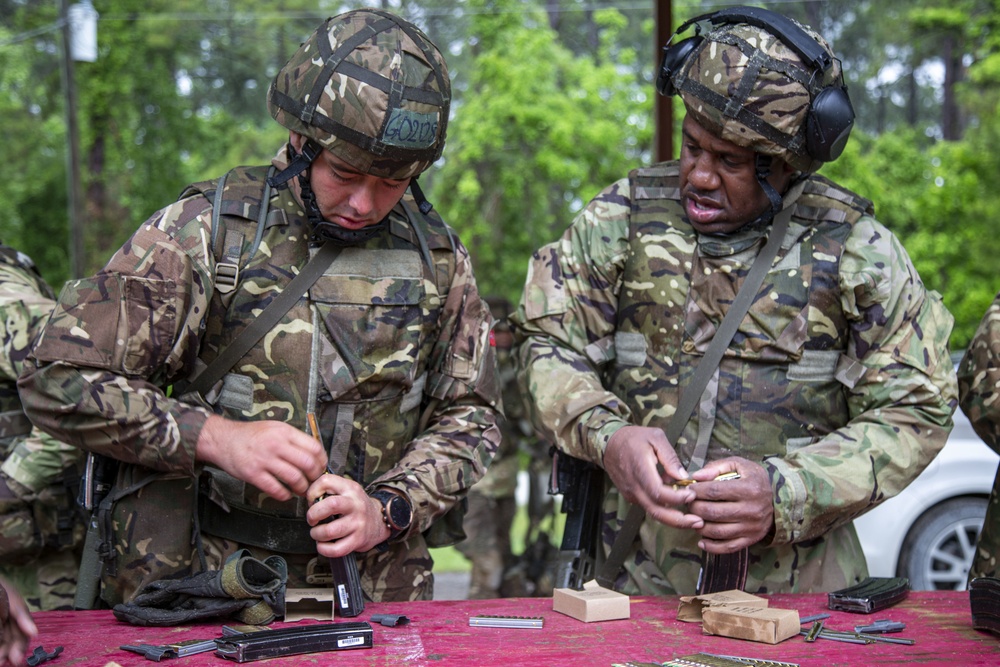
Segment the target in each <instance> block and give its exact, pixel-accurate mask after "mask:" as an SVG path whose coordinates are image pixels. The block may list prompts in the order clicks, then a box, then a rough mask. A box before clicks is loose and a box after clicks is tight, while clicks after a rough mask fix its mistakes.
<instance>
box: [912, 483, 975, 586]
mask: <svg viewBox="0 0 1000 667" xmlns="http://www.w3.org/2000/svg"><path fill="white" fill-rule="evenodd" d="M985 517H986V499H985V498H971V497H970V498H953V499H951V500H946V501H944V502H943V503H939V504H938V505H935V506H934V507H932V508H931V509H929V510H927V511H926V512H924V514H923V515H922V516H921V517H920V518H919V519H917V520H916V521H915V522H914V523H913V527H912V528H910V532H909V533H907V535H906V540H905V541H904V542H903V548H902V549H901V550H900V553H899V567H898V568H897V575H898V576H901V577H907V578H908V579H909V580H910V588H911V589H912V590H915V591H933V590H956V591H964V590H965V589H966V583H967V578H968V575H969V568H971V567H972V559H973V557H974V556H975V551H976V540H978V539H979V533H980V531H981V530H982V529H983V519H985Z"/></svg>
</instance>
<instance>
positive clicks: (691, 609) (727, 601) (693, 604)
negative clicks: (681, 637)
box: [677, 590, 767, 623]
mask: <svg viewBox="0 0 1000 667" xmlns="http://www.w3.org/2000/svg"><path fill="white" fill-rule="evenodd" d="M726 605H741V606H744V607H760V608H762V609H763V608H765V607H767V600H766V599H764V598H762V597H757V596H756V595H751V594H750V593H744V592H743V591H740V590H731V591H720V592H718V593H706V594H705V595H685V596H682V597H681V602H680V606H679V607H678V608H677V620H678V621H684V622H685V623H701V617H702V614H703V613H704V611H705V610H706V609H711V608H714V607H722V606H726Z"/></svg>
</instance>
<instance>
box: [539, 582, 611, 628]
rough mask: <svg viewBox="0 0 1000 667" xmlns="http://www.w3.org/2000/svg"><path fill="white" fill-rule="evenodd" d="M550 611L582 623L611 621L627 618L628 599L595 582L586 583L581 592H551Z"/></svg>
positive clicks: (563, 589) (570, 589)
mask: <svg viewBox="0 0 1000 667" xmlns="http://www.w3.org/2000/svg"><path fill="white" fill-rule="evenodd" d="M552 611H558V612H559V613H561V614H566V615H567V616H572V617H573V618H575V619H577V620H579V621H583V622H584V623H593V622H594V621H613V620H615V619H619V618H628V617H629V614H630V611H629V598H628V596H627V595H622V594H621V593H616V592H615V591H612V590H609V589H607V588H601V586H600V584H598V583H597V582H596V581H588V582H587V583H585V584H584V585H583V590H582V591H576V590H573V589H572V588H557V589H555V590H554V591H552Z"/></svg>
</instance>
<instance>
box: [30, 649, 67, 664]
mask: <svg viewBox="0 0 1000 667" xmlns="http://www.w3.org/2000/svg"><path fill="white" fill-rule="evenodd" d="M62 651H63V647H62V646H56V647H55V648H54V649H52V653H48V652H46V650H45V649H44V648H42V647H41V646H39V647H38V648H36V649H35V650H34V651H32V653H31V655H29V656H28V664H29V665H30V666H31V667H35V665H40V664H42V663H43V662H46V661H48V660H52V659H54V658H55V657H56V656H57V655H59V654H60V653H62Z"/></svg>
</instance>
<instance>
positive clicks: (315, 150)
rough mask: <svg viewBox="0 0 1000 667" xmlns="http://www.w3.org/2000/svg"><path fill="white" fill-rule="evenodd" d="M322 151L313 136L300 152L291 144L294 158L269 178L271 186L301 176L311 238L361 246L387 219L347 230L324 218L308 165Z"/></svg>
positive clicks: (318, 241) (300, 180)
mask: <svg viewBox="0 0 1000 667" xmlns="http://www.w3.org/2000/svg"><path fill="white" fill-rule="evenodd" d="M322 151H323V149H322V148H321V147H320V146H319V145H318V144H317V143H316V142H314V141H313V140H312V139H306V142H305V143H304V144H303V145H302V152H301V153H300V152H298V151H296V150H295V147H294V146H292V145H291V144H288V154H289V155H290V156H291V158H292V159H291V161H290V162H289V163H288V166H287V167H285V168H284V169H282V170H281V171H279V172H278V173H277V174H275V175H274V176H272V177H271V178H270V179H268V183H270V185H271V187H276V186H280V185H284V184H285V183H287V182H288V181H290V180H291V179H293V178H295V177H296V176H298V179H299V188H300V189H301V191H302V203H303V205H304V206H305V209H306V218H308V220H309V222H310V223H311V224H312V236H311V240H313V241H314V242H317V243H322V242H324V241H332V242H333V243H334V244H336V245H340V246H353V245H360V244H362V243H364V242H365V241H367V240H368V239H370V238H372V237H373V236H375V235H376V234H378V233H379V232H381V231H382V230H383V229H385V227H386V220H385V219H382V220H381V221H379V222H378V224H374V225H369V226H367V227H362V228H361V229H347V228H346V227H341V226H340V225H338V224H336V223H334V222H330V221H329V220H326V219H325V218H324V217H323V214H322V213H321V212H320V210H319V205H318V204H317V203H316V193H314V192H313V189H312V185H311V184H310V182H309V166H310V165H311V164H312V163H313V160H315V159H316V157H317V156H319V154H320V153H321V152H322Z"/></svg>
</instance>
